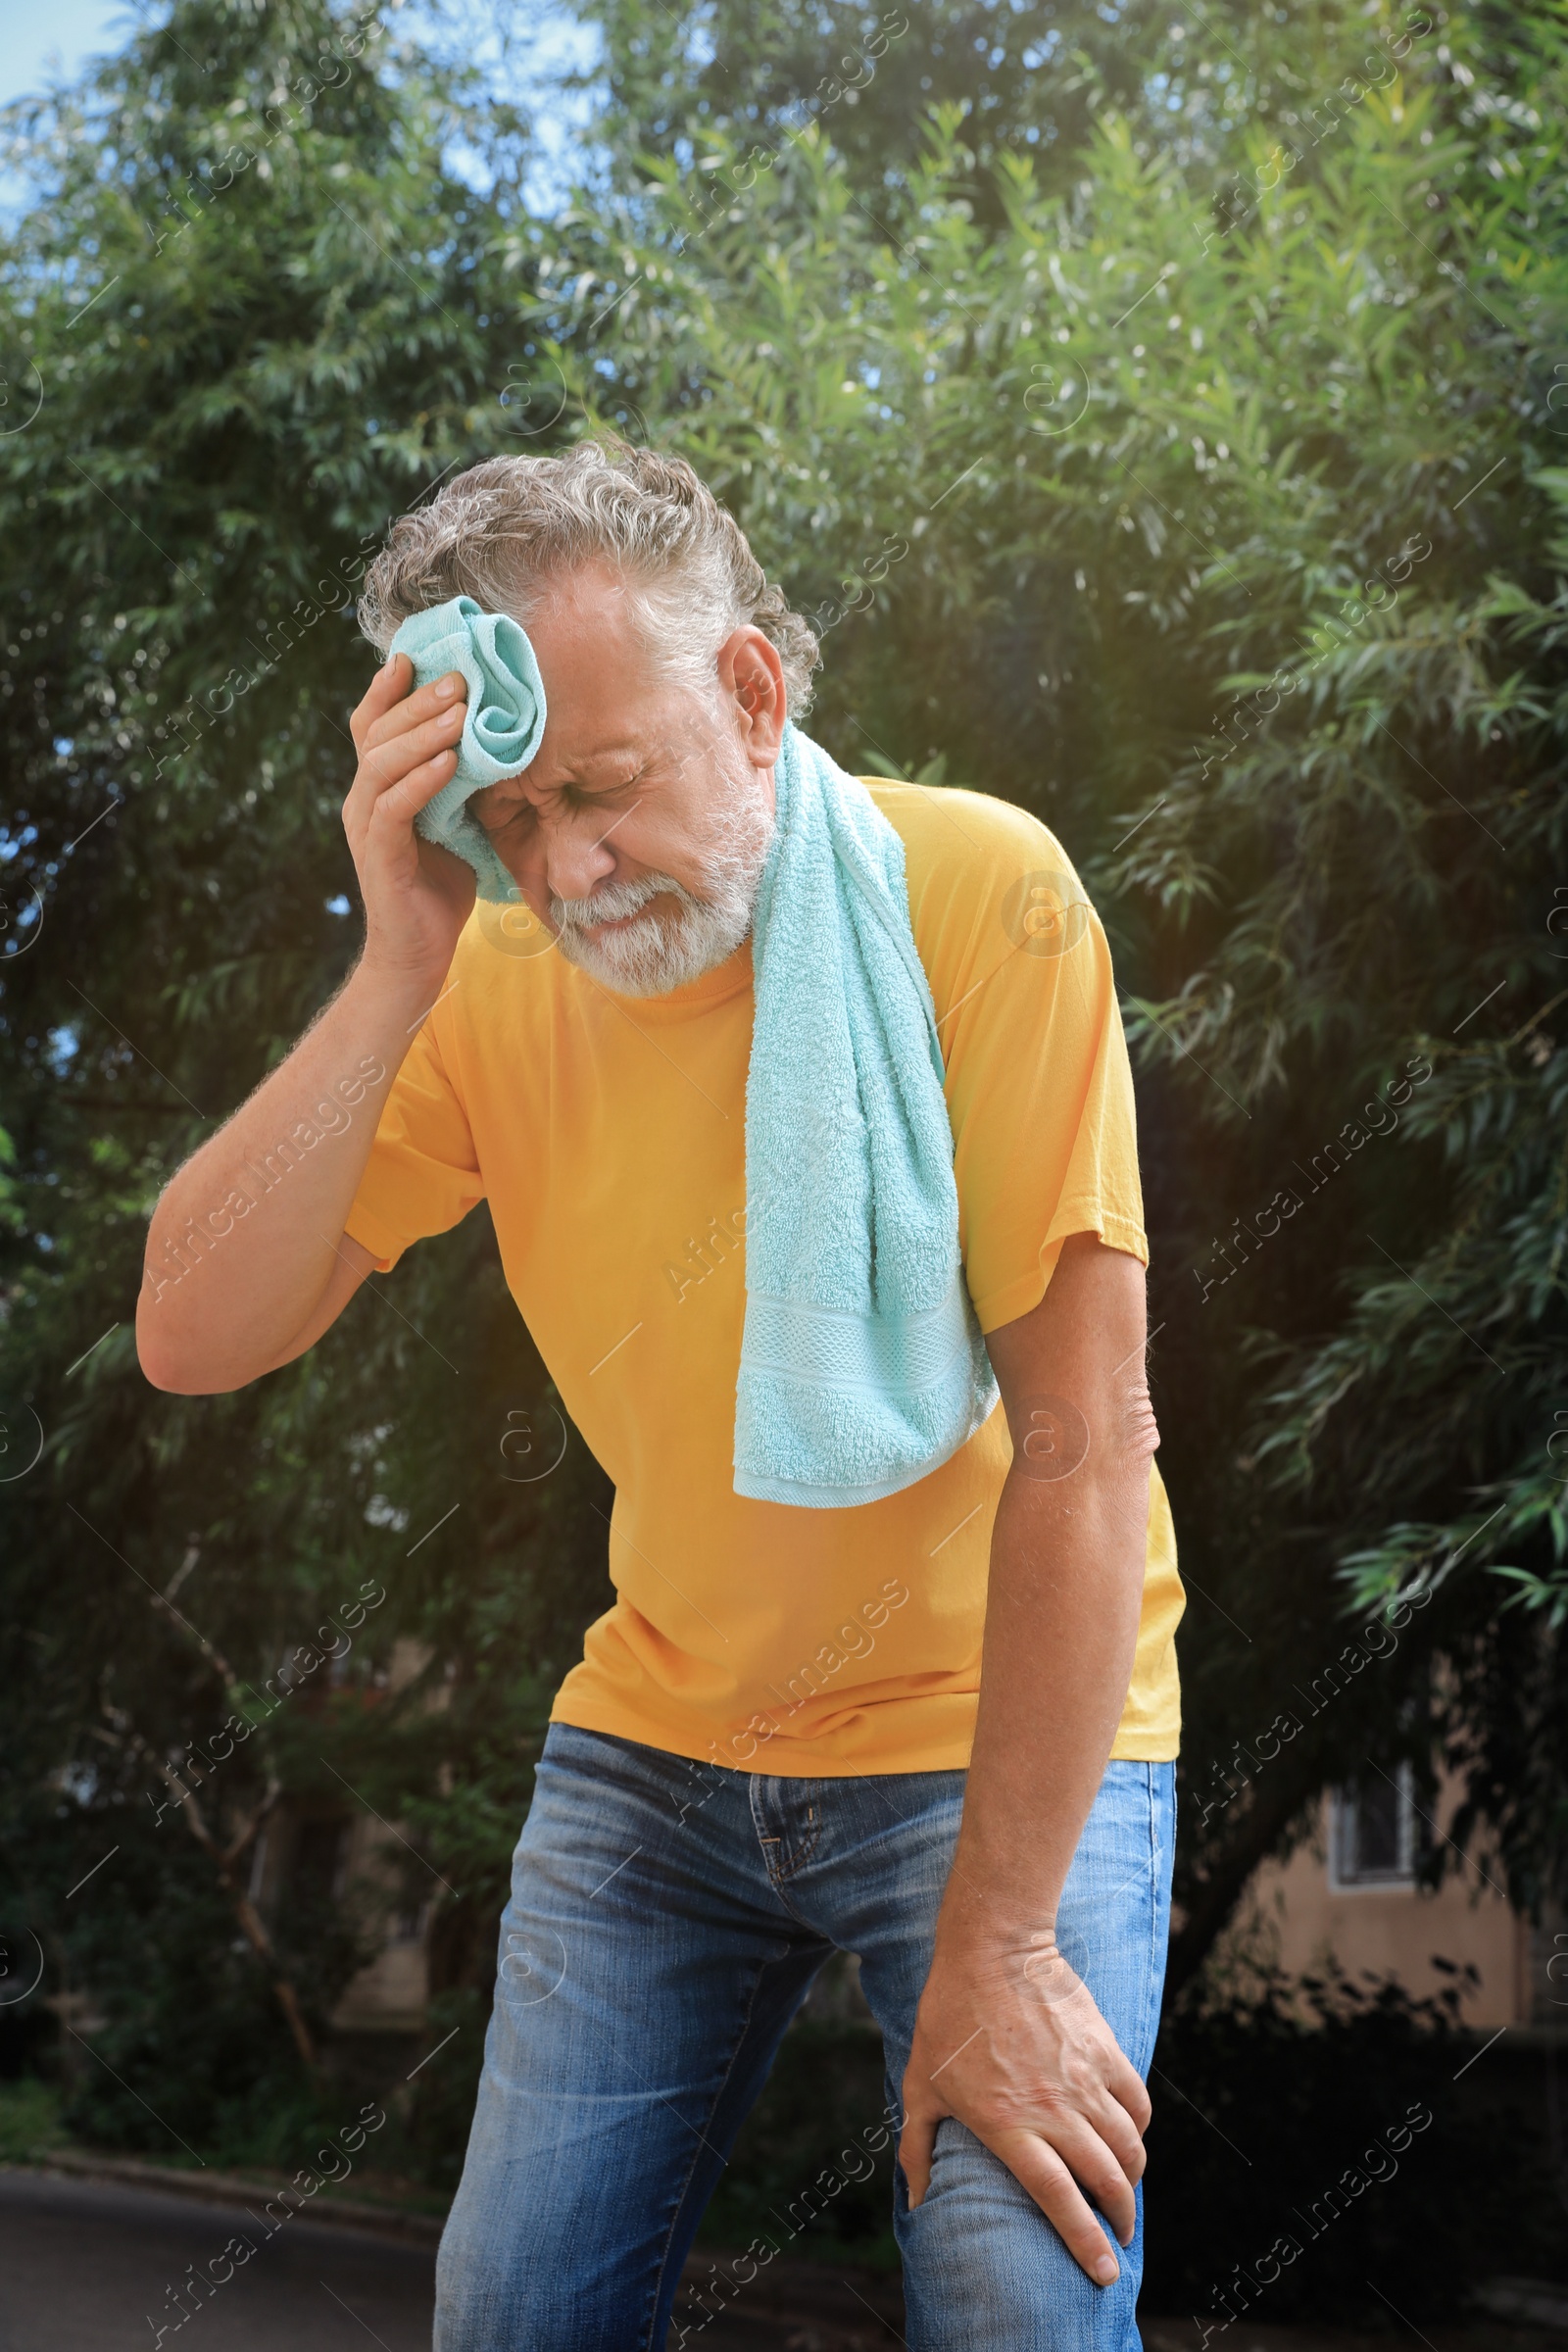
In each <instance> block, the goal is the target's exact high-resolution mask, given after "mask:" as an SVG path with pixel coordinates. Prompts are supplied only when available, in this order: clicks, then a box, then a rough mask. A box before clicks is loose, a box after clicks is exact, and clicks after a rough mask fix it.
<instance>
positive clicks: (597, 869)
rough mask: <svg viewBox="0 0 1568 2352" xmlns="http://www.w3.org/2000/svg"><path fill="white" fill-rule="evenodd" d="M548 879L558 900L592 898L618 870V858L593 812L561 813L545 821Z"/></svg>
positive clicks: (542, 823)
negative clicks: (616, 866)
mask: <svg viewBox="0 0 1568 2352" xmlns="http://www.w3.org/2000/svg"><path fill="white" fill-rule="evenodd" d="M540 831H541V833H542V834H543V837H544V853H545V879H546V881H547V882H548V884H549V886H550V892H551V896H552V897H553V898H557V899H587V898H592V896H593V894H594V892H595V890H597V888H598V887H599V885H600V883H601V882H606V881H608V880H609V879H610V876H611V875H612V874H613V872H614V870H615V854H614V852H613V850H612V849H611V847H610V845H609V843H608V842H607V841H606V840H605V839H604V827H603V826H602V825H601V824H599V823H598V822H597V821H596V816H595V811H594V810H593V809H562V810H561V811H559V813H557V814H555V815H553V816H548V817H543V818H542V819H541V823H540Z"/></svg>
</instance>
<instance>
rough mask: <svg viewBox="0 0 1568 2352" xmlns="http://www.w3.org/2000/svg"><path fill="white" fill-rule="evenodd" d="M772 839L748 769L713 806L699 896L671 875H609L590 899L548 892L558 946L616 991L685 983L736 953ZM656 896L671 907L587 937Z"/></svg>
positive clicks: (664, 991) (643, 992)
mask: <svg viewBox="0 0 1568 2352" xmlns="http://www.w3.org/2000/svg"><path fill="white" fill-rule="evenodd" d="M772 839H773V819H772V816H771V815H770V813H769V811H768V809H767V806H766V804H765V802H764V801H763V798H762V795H761V792H760V789H759V788H758V787H757V786H756V785H755V784H754V783H753V781H752V779H751V777H749V776H748V777H747V778H746V779H745V780H744V781H743V782H739V783H737V785H736V787H735V789H734V792H733V795H732V797H731V798H729V799H727V800H725V801H722V802H720V803H719V805H718V807H717V809H715V811H714V814H713V819H712V825H711V832H710V835H709V839H708V841H707V843H706V844H705V845H704V854H703V859H702V868H703V887H704V891H705V893H706V895H705V896H704V897H702V898H697V897H696V896H694V894H693V893H692V892H691V891H689V890H688V889H687V888H686V887H685V885H684V884H683V883H680V882H677V881H676V880H675V879H674V877H673V876H672V875H670V874H645V875H644V876H643V877H642V879H641V880H640V881H636V882H607V883H605V884H604V885H603V886H602V887H601V888H600V889H598V890H596V891H595V892H594V894H593V896H592V897H591V898H587V899H557V898H552V899H551V902H550V920H551V924H552V926H553V927H554V929H555V932H556V945H557V946H558V947H559V948H560V950H561V953H562V954H563V956H565V957H566V959H567V961H568V962H570V963H575V964H578V965H580V967H581V968H582V970H583V971H585V972H586V973H587V974H588V975H589V977H590V979H593V980H597V981H598V982H599V983H600V984H601V986H602V987H605V988H608V989H612V990H613V991H614V993H615V994H616V995H617V996H622V997H662V996H667V995H668V993H669V991H670V990H671V989H674V988H684V987H685V986H686V984H687V983H688V981H692V980H700V979H701V978H702V976H703V974H704V973H705V972H711V971H712V970H713V969H714V967H715V966H716V965H718V964H720V963H723V962H724V961H725V959H726V958H727V957H728V956H733V955H734V953H735V950H736V949H737V948H738V947H739V946H740V944H741V941H742V940H743V939H744V938H745V937H746V934H747V932H748V931H750V929H751V927H752V915H753V912H754V910H755V908H756V906H757V892H758V885H759V884H760V881H761V878H762V867H763V865H764V863H765V862H766V859H767V853H768V849H769V846H770V844H771V842H772ZM660 897H663V898H668V899H673V900H674V902H675V906H674V908H673V910H672V911H665V910H663V909H661V910H660V912H658V913H657V914H648V915H645V916H644V917H643V919H642V921H640V922H632V923H628V924H627V925H626V928H625V929H624V930H622V931H613V932H611V933H610V934H609V936H608V937H607V938H605V939H599V940H592V939H589V938H587V937H586V935H585V933H586V927H587V926H589V925H592V924H596V923H605V922H614V921H617V920H619V919H621V918H622V917H624V916H626V915H634V914H636V913H637V912H638V909H639V908H640V907H646V906H647V905H648V903H649V901H650V900H651V899H656V898H660Z"/></svg>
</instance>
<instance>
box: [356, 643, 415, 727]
mask: <svg viewBox="0 0 1568 2352" xmlns="http://www.w3.org/2000/svg"><path fill="white" fill-rule="evenodd" d="M413 676H414V664H413V662H411V661H410V660H409V657H408V655H407V654H389V655H388V656H387V659H386V660H385V661H384V662H382V664H381V666H380V668H379V669H378V670H377V671H376V673H375V675H374V677H373V678H372V679H371V680H370V683H369V685H368V687H367V688H366V690H365V692H364V694H363V695H362V696H361V698H360V701H359V702H358V704H357V705H356V706H355V710H354V712H353V715H352V716H351V717H350V719H349V733H350V734H351V735H352V736H353V738H354V748H355V750H356V751H359V750H360V749H361V748H362V746H363V745H364V742H365V739H366V737H367V735H368V733H369V731H370V729H371V727H372V726H374V724H375V722H376V720H377V719H378V718H384V717H385V715H386V713H387V711H390V710H391V708H392V706H393V704H394V703H398V702H401V701H402V699H403V697H404V696H405V695H406V694H407V693H408V690H409V681H410V680H411V678H412V677H413Z"/></svg>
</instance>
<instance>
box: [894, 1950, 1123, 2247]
mask: <svg viewBox="0 0 1568 2352" xmlns="http://www.w3.org/2000/svg"><path fill="white" fill-rule="evenodd" d="M904 2112H905V2124H904V2131H903V2135H902V2137H901V2139H900V2142H899V2161H900V2163H901V2164H902V2166H903V2168H904V2177H905V2180H906V2181H907V2184H908V2191H909V2203H910V2205H911V2206H917V2205H919V2203H920V2202H921V2200H922V2198H923V2197H924V2196H925V2193H926V2190H927V2188H928V2187H929V2185H930V2180H931V2157H932V2150H933V2147H934V2144H935V2140H936V2129H937V2125H938V2124H939V2123H940V2122H941V2120H942V2118H943V2117H944V2116H947V2115H951V2116H956V2118H957V2120H958V2122H959V2123H961V2124H964V2125H966V2126H967V2128H968V2129H969V2130H970V2131H972V2132H973V2133H974V2135H975V2137H976V2138H977V2139H979V2140H981V2141H983V2142H984V2144H985V2145H986V2146H987V2147H988V2148H989V2149H990V2150H991V2152H992V2154H993V2155H994V2156H996V2157H998V2158H1000V2160H1001V2161H1002V2163H1004V2164H1005V2166H1006V2167H1007V2169H1008V2171H1009V2172H1010V2173H1012V2174H1013V2175H1014V2176H1015V2177H1016V2178H1017V2179H1018V2180H1020V2181H1021V2182H1022V2184H1023V2186H1024V2187H1025V2188H1026V2189H1027V2190H1028V2191H1029V2194H1030V2195H1031V2196H1032V2197H1033V2198H1034V2200H1035V2203H1036V2204H1037V2205H1038V2206H1039V2207H1040V2210H1041V2211H1042V2213H1044V2214H1045V2216H1046V2218H1047V2220H1048V2221H1050V2222H1051V2223H1052V2224H1053V2225H1054V2228H1055V2229H1056V2230H1057V2231H1058V2232H1059V2234H1060V2236H1061V2238H1062V2241H1063V2243H1064V2244H1065V2245H1066V2247H1067V2250H1068V2252H1069V2253H1070V2254H1071V2255H1072V2256H1073V2259H1074V2260H1075V2261H1076V2262H1077V2263H1078V2264H1079V2265H1080V2266H1081V2268H1082V2269H1083V2270H1085V2271H1086V2272H1087V2273H1088V2274H1089V2277H1090V2278H1093V2279H1094V2280H1095V2282H1096V2284H1097V2285H1100V2286H1108V2285H1109V2284H1110V2283H1111V2282H1112V2280H1113V2279H1115V2278H1116V2277H1117V2276H1118V2275H1119V2269H1120V2266H1119V2264H1118V2263H1117V2261H1116V2257H1115V2252H1114V2250H1113V2248H1112V2247H1111V2245H1110V2242H1109V2240H1108V2239H1107V2238H1106V2235H1105V2232H1104V2230H1103V2229H1102V2227H1101V2225H1100V2223H1099V2221H1098V2220H1097V2218H1096V2216H1095V2214H1094V2213H1093V2212H1091V2210H1090V2201H1091V2200H1092V2201H1093V2203H1094V2204H1095V2205H1096V2206H1098V2207H1099V2209H1100V2211H1101V2213H1103V2215H1104V2216H1105V2218H1106V2220H1107V2221H1108V2222H1109V2223H1110V2226H1111V2228H1112V2229H1114V2230H1115V2232H1116V2235H1117V2237H1118V2239H1119V2240H1120V2242H1121V2243H1122V2244H1123V2245H1124V2246H1125V2245H1128V2244H1130V2243H1131V2240H1132V2235H1133V2229H1134V2224H1135V2220H1136V2206H1135V2204H1134V2200H1133V2189H1134V2186H1135V2184H1136V2183H1137V2182H1138V2181H1139V2180H1142V2178H1143V2173H1144V2165H1145V2162H1146V2156H1145V2150H1144V2141H1143V2134H1144V2132H1145V2131H1147V2129H1148V2127H1149V2118H1150V2112H1151V2110H1150V2101H1149V2092H1148V2091H1147V2089H1146V2088H1145V2086H1144V2083H1143V2080H1142V2078H1141V2077H1140V2075H1139V2073H1138V2071H1137V2069H1136V2067H1134V2066H1133V2065H1132V2063H1131V2061H1130V2060H1129V2059H1128V2058H1127V2057H1126V2056H1125V2055H1124V2053H1123V2052H1122V2051H1121V2049H1120V2048H1118V2046H1117V2043H1116V2040H1115V2037H1114V2035H1113V2034H1111V2031H1110V2028H1109V2027H1108V2026H1107V2025H1106V2023H1105V2021H1104V2019H1103V2017H1102V2016H1101V2014H1100V2011H1099V2009H1098V2008H1097V2007H1096V2006H1095V2002H1094V1998H1093V1996H1092V1994H1091V1993H1090V1991H1089V1988H1088V1986H1087V1985H1085V1984H1084V1983H1083V1981H1082V1979H1081V1978H1080V1977H1078V1976H1077V1975H1076V1974H1075V1973H1074V1971H1073V1970H1072V1969H1071V1968H1069V1967H1068V1965H1067V1963H1066V1961H1065V1960H1064V1959H1063V1958H1062V1957H1061V1955H1060V1953H1059V1952H1058V1951H1057V1950H1056V1948H1055V1942H1054V1938H1052V1940H1051V1941H1050V1942H1045V1943H1040V1944H1038V1945H1037V1946H1036V1947H1035V1948H1033V1949H1031V1948H1029V1947H1028V1946H1027V1945H1025V1946H1022V1947H1019V1948H1014V1949H1013V1950H1011V1951H1005V1952H989V1953H987V1954H986V1955H984V1956H982V1957H977V1956H974V1955H973V1954H971V1953H969V1952H967V1951H961V1950H958V1949H954V1948H951V1947H950V1948H949V1949H948V1950H946V1951H945V1950H944V1949H943V1948H942V1946H941V1944H940V1943H939V1945H938V1950H937V1956H936V1959H935V1961H934V1962H933V1964H932V1969H931V1974H930V1977H929V1978H928V1980H927V1982H926V1987H925V1991H924V1993H923V1994H922V1996H921V2000H920V2008H919V2012H918V2015H917V2016H916V2019H915V2028H914V2041H913V2045H912V2047H911V2049H910V2053H909V2063H908V2066H907V2069H906V2071H905V2077H904Z"/></svg>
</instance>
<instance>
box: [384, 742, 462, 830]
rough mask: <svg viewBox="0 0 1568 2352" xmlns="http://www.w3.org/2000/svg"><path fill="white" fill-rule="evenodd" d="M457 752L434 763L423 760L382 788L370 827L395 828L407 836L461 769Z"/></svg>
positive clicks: (438, 757)
mask: <svg viewBox="0 0 1568 2352" xmlns="http://www.w3.org/2000/svg"><path fill="white" fill-rule="evenodd" d="M457 763H458V756H457V754H456V752H450V751H448V752H437V753H436V754H435V756H434V757H433V758H432V759H429V760H420V762H419V764H418V765H417V767H412V768H410V770H409V772H408V774H407V775H403V776H394V777H392V778H390V779H389V780H388V782H387V783H386V784H385V785H384V786H382V787H381V788H380V789H379V790H378V791H377V792H376V795H375V799H374V800H373V802H372V803H371V805H370V809H369V814H368V819H367V823H368V828H369V829H370V831H371V832H374V831H375V829H376V828H377V827H378V826H379V827H387V826H391V827H393V828H394V829H395V830H396V831H399V832H406V831H407V830H408V828H409V826H410V825H411V824H412V823H413V821H414V819H415V817H416V816H417V814H418V812H419V810H420V809H423V808H424V807H425V806H426V804H427V803H428V802H430V801H433V800H434V798H435V796H436V794H437V793H438V792H439V791H440V790H441V787H442V785H443V784H450V783H451V781H452V778H453V774H454V772H455V770H456V768H457Z"/></svg>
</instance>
